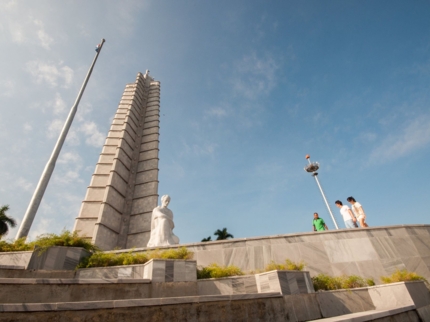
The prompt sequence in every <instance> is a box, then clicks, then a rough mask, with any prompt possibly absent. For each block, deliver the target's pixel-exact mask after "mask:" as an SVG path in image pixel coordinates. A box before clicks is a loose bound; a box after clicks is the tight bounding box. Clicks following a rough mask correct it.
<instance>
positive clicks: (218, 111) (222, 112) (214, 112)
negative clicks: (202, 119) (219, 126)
mask: <svg viewBox="0 0 430 322" xmlns="http://www.w3.org/2000/svg"><path fill="white" fill-rule="evenodd" d="M206 114H207V115H209V116H216V117H223V116H226V115H227V110H226V109H225V108H223V107H214V108H211V109H210V110H209V111H207V112H206Z"/></svg>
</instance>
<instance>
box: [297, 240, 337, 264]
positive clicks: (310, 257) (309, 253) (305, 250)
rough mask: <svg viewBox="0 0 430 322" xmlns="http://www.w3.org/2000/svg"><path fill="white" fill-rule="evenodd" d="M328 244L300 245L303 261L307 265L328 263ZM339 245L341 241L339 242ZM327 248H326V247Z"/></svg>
mask: <svg viewBox="0 0 430 322" xmlns="http://www.w3.org/2000/svg"><path fill="white" fill-rule="evenodd" d="M326 243H327V242H325V243H298V245H297V246H298V249H299V252H300V257H301V260H303V261H304V262H305V263H315V264H316V265H318V264H319V263H327V262H328V258H329V257H328V256H327V253H326V249H327V244H326ZM337 243H339V241H338V242H337ZM324 246H325V247H324Z"/></svg>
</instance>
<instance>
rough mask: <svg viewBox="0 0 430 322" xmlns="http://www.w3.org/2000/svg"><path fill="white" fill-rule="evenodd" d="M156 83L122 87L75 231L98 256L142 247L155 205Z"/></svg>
mask: <svg viewBox="0 0 430 322" xmlns="http://www.w3.org/2000/svg"><path fill="white" fill-rule="evenodd" d="M159 118H160V83H159V82H158V81H155V80H154V79H153V78H152V77H150V76H149V73H148V71H146V74H145V75H143V74H141V73H138V75H137V78H136V82H135V83H133V84H127V85H126V88H125V90H124V93H123V96H122V98H121V101H120V103H119V106H118V110H117V112H116V114H115V117H114V119H113V121H112V126H111V128H110V131H109V133H108V136H107V138H106V141H105V144H104V146H103V149H102V153H101V154H100V158H99V161H98V163H97V165H96V169H95V171H94V174H93V176H92V179H91V183H90V186H89V187H88V190H87V193H86V196H85V199H84V201H83V203H82V207H81V210H80V213H79V216H78V217H77V218H76V222H75V227H74V231H78V233H79V235H80V236H83V237H86V238H88V239H91V240H92V242H93V243H94V244H95V245H97V246H98V247H100V248H101V249H102V250H112V249H114V248H133V247H145V246H146V244H147V243H148V240H149V237H150V233H151V212H152V210H153V208H155V207H156V206H157V200H158V151H159V150H158V144H159V128H160V127H159Z"/></svg>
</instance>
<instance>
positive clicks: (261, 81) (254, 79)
mask: <svg viewBox="0 0 430 322" xmlns="http://www.w3.org/2000/svg"><path fill="white" fill-rule="evenodd" d="M278 69H279V64H278V63H277V62H276V61H275V60H274V59H273V58H272V57H270V56H267V57H265V58H259V57H257V55H256V54H255V53H253V54H251V55H249V56H245V57H244V58H243V59H242V60H241V61H240V62H239V63H238V64H237V65H236V67H235V68H234V72H233V78H232V81H231V82H232V83H233V89H234V92H235V94H236V95H240V96H243V97H245V98H247V99H251V100H252V99H256V98H257V97H259V96H261V95H267V94H269V93H270V92H271V91H272V90H273V88H274V87H275V86H276V84H277V76H276V73H277V70H278Z"/></svg>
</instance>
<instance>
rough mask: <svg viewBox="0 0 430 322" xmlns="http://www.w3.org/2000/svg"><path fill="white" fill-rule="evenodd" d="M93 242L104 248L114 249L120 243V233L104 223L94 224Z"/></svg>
mask: <svg viewBox="0 0 430 322" xmlns="http://www.w3.org/2000/svg"><path fill="white" fill-rule="evenodd" d="M92 241H93V243H94V244H95V245H96V246H97V247H99V248H100V249H102V250H111V249H114V248H115V247H116V245H117V243H118V234H117V233H116V232H114V231H112V230H110V229H109V228H107V227H105V226H104V225H102V224H98V223H96V224H95V225H94V233H93V238H92Z"/></svg>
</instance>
